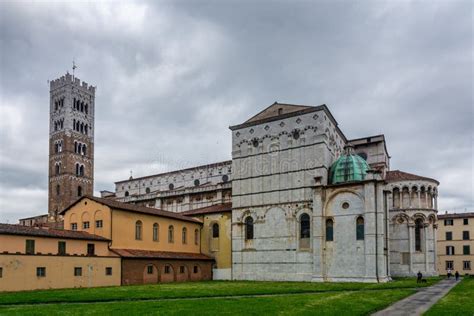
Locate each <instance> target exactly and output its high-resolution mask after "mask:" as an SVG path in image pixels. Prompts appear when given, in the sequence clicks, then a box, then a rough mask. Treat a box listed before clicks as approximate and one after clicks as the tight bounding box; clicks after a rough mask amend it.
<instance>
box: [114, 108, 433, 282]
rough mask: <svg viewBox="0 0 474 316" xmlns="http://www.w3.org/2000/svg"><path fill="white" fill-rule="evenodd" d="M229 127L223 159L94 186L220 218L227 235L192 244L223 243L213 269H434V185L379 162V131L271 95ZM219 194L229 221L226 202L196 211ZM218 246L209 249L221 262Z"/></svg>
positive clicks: (277, 272) (331, 277)
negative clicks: (227, 155)
mask: <svg viewBox="0 0 474 316" xmlns="http://www.w3.org/2000/svg"><path fill="white" fill-rule="evenodd" d="M230 129H231V131H232V160H231V161H230V162H224V163H221V164H220V166H222V165H225V166H228V167H227V168H223V169H219V167H218V168H215V166H216V164H211V165H208V166H200V167H196V168H188V169H184V170H177V171H173V172H169V173H164V174H157V175H152V176H146V177H142V178H136V179H133V178H131V179H128V180H123V181H119V182H117V183H116V191H115V192H114V193H110V192H109V193H106V195H107V196H108V197H109V198H111V199H117V200H119V201H123V202H127V203H132V204H143V203H149V204H148V205H149V206H151V207H158V208H159V206H161V207H162V208H168V209H169V210H172V211H174V212H183V211H184V213H183V214H186V215H188V216H198V217H200V218H201V219H203V220H204V227H205V228H204V229H205V230H206V226H207V229H210V227H212V225H211V223H213V222H216V221H218V220H219V221H224V222H225V224H224V223H222V222H219V227H222V226H224V227H230V229H229V230H228V231H229V232H230V233H231V238H230V239H225V240H219V241H216V240H214V239H212V238H206V239H205V240H204V241H206V242H207V246H205V247H204V248H203V249H206V253H209V254H212V252H213V251H212V248H214V249H215V248H216V247H215V244H216V243H219V247H222V246H221V244H220V243H227V245H228V246H229V248H230V249H231V254H230V256H229V257H228V259H229V261H230V262H231V263H232V265H231V270H230V271H229V272H227V273H222V274H219V273H215V275H221V276H224V275H225V278H229V279H235V280H295V281H296V280H298V281H362V282H384V281H387V280H389V279H390V277H391V276H411V275H415V274H416V273H417V272H418V271H421V272H422V273H423V274H424V275H435V274H437V271H436V259H437V257H436V246H435V241H436V234H437V217H436V214H437V195H438V191H437V187H438V185H439V183H438V182H437V181H436V180H434V179H431V178H426V177H422V176H418V175H415V174H411V173H407V172H403V171H399V170H394V171H391V170H390V156H389V154H388V151H387V144H386V141H385V137H384V136H383V135H376V136H370V137H364V138H359V139H348V138H347V137H346V136H345V135H344V133H343V132H342V131H341V130H340V128H339V127H338V123H337V121H336V120H335V119H334V117H333V116H332V114H331V112H330V111H329V109H328V108H327V107H326V106H325V105H321V106H305V105H292V104H281V103H274V104H273V105H271V106H269V107H268V108H266V109H265V110H263V111H261V112H260V113H258V114H257V115H255V116H253V117H251V118H250V119H248V120H247V121H245V122H244V123H242V124H239V125H235V126H231V127H230ZM217 165H218V166H219V164H217ZM226 170H227V172H226V173H225V174H223V173H222V172H223V171H224V172H225V171H226ZM224 176H225V177H224ZM196 179H197V180H198V181H194V180H196ZM207 179H212V180H211V181H208V180H207ZM202 180H204V181H202ZM176 183H179V184H178V185H176ZM143 190H144V191H143ZM229 191H230V192H229ZM198 192H202V193H204V192H205V195H201V196H199V197H198V196H197V195H196V196H194V194H197V193H198ZM220 192H221V193H220ZM204 198H205V199H206V200H205V201H203V199H204ZM168 199H169V200H168ZM196 201H197V202H199V203H196ZM229 202H231V203H232V211H231V218H230V219H227V217H226V215H227V214H228V213H227V211H225V212H224V211H222V212H221V213H219V212H212V216H210V215H208V214H205V213H200V209H206V208H207V209H219V208H223V207H224V204H226V203H229ZM210 233H212V231H210ZM202 243H204V242H202ZM226 249H227V247H226ZM222 256H223V254H219V255H216V254H214V256H213V257H215V258H216V262H222V263H223V262H227V261H226V260H224V259H223V258H222ZM217 266H218V267H219V264H217ZM220 266H221V267H223V266H225V265H220Z"/></svg>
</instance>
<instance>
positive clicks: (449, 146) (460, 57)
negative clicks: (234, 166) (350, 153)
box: [0, 1, 474, 222]
mask: <svg viewBox="0 0 474 316" xmlns="http://www.w3.org/2000/svg"><path fill="white" fill-rule="evenodd" d="M472 12H473V10H472V3H471V2H470V1H449V2H448V1H434V2H433V1H429V2H428V1H403V2H395V1H387V2H382V1H364V2H354V1H313V2H306V1H297V2H287V1H262V2H258V3H255V2H251V1H238V2H237V1H229V2H226V3H222V1H199V2H193V1H179V2H155V1H153V2H142V1H138V2H125V1H121V2H113V3H112V2H99V3H81V4H77V3H76V4H74V5H71V4H69V3H67V2H63V3H58V2H51V3H34V4H32V3H27V2H13V1H12V2H2V3H1V4H0V70H1V74H0V100H1V105H0V106H1V117H0V188H1V191H0V221H6V220H10V222H14V221H15V220H16V219H17V218H19V217H23V216H30V215H34V214H37V213H42V212H45V211H46V204H47V161H48V157H47V154H48V149H47V144H48V98H49V92H48V86H47V80H48V79H54V78H56V77H58V76H60V75H62V74H64V73H65V71H66V70H67V69H68V68H70V64H71V61H72V58H73V57H74V58H76V61H77V63H78V64H79V68H78V77H80V78H81V79H83V80H85V81H87V82H89V83H92V84H94V85H97V86H98V91H97V100H96V104H97V108H96V139H95V142H96V147H95V149H96V153H95V164H96V165H95V170H96V175H95V176H96V184H95V189H96V190H97V191H99V190H103V189H108V190H113V182H114V181H118V180H121V179H124V178H127V177H128V176H129V170H133V172H134V175H136V176H141V175H146V174H150V173H155V172H160V171H165V170H170V169H175V168H180V167H189V166H192V165H195V164H201V163H207V162H214V161H220V160H226V159H230V154H231V152H230V141H231V138H230V132H229V130H228V129H227V127H228V126H229V125H232V124H237V123H241V122H242V121H244V120H245V119H247V118H248V117H250V116H252V115H254V114H255V113H256V112H258V111H260V110H261V109H263V108H264V107H266V106H268V105H269V104H271V103H273V102H274V101H275V100H278V101H281V102H289V103H299V104H314V105H317V104H322V103H326V104H327V105H328V106H329V107H330V110H331V111H332V112H333V114H334V116H335V117H336V119H337V120H338V122H339V125H340V127H341V129H342V130H343V131H344V133H345V134H346V135H347V136H348V137H349V138H356V137H364V136H367V135H373V134H378V133H384V134H385V135H386V138H387V141H388V150H389V152H390V154H391V155H392V160H391V166H392V169H401V170H404V171H408V172H413V173H417V174H420V175H425V176H430V177H434V178H436V179H438V180H439V181H440V182H441V186H440V202H439V205H440V209H442V210H445V209H448V210H456V211H462V210H464V208H470V209H471V210H472V206H473V204H474V198H473V179H474V174H473V168H474V165H473V164H474V157H473V134H474V128H473V123H472V122H473V119H474V117H473V73H472V67H473V60H472V45H473V43H472V38H473V30H472V27H471V26H472V25H471V23H472V18H473V17H472Z"/></svg>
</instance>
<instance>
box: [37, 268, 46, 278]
mask: <svg viewBox="0 0 474 316" xmlns="http://www.w3.org/2000/svg"><path fill="white" fill-rule="evenodd" d="M36 276H37V277H41V278H43V277H45V276H46V268H45V267H37V268H36Z"/></svg>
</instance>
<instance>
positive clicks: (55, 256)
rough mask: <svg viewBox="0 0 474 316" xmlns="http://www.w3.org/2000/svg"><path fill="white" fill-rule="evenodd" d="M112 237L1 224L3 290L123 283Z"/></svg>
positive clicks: (1, 276)
mask: <svg viewBox="0 0 474 316" xmlns="http://www.w3.org/2000/svg"><path fill="white" fill-rule="evenodd" d="M109 241H110V240H109V239H107V238H104V237H100V236H95V235H91V234H89V233H87V232H77V231H67V230H57V229H48V228H34V227H25V226H20V225H9V224H0V250H1V251H0V291H20V290H35V289H52V288H72V287H96V286H112V285H120V275H121V265H120V257H119V256H118V255H117V254H115V253H113V252H111V251H110V250H109V249H108V243H109Z"/></svg>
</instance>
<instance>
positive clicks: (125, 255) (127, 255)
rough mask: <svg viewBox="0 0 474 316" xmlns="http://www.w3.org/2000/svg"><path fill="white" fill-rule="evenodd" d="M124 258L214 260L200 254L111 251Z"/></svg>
mask: <svg viewBox="0 0 474 316" xmlns="http://www.w3.org/2000/svg"><path fill="white" fill-rule="evenodd" d="M111 250H112V251H113V252H115V253H116V254H118V255H119V256H120V257H122V258H136V259H181V260H214V259H213V258H211V257H209V256H206V255H203V254H200V253H187V252H172V251H152V250H140V249H111Z"/></svg>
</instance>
